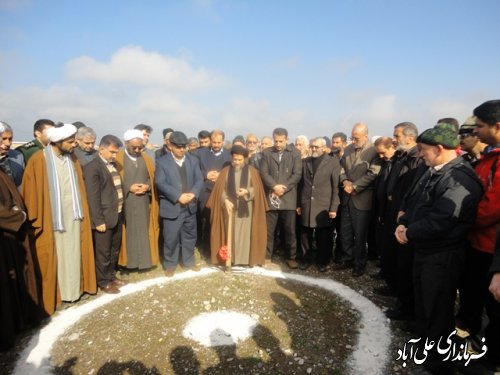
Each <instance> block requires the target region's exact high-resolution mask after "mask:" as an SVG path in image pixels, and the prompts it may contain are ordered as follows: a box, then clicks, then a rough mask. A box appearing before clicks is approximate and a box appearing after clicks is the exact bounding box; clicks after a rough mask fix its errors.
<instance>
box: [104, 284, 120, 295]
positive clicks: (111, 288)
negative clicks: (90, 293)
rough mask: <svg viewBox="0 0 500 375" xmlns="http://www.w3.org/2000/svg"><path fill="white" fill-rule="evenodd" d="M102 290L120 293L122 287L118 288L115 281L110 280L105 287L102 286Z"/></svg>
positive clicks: (109, 292)
mask: <svg viewBox="0 0 500 375" xmlns="http://www.w3.org/2000/svg"><path fill="white" fill-rule="evenodd" d="M101 290H102V291H103V292H104V293H108V294H118V293H120V289H118V288H117V287H116V286H115V284H113V282H110V283H109V284H108V285H106V286H105V287H104V288H101Z"/></svg>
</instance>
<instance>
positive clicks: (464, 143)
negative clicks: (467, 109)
mask: <svg viewBox="0 0 500 375" xmlns="http://www.w3.org/2000/svg"><path fill="white" fill-rule="evenodd" d="M475 129H476V117H475V116H471V117H469V118H468V119H467V120H465V122H464V123H463V124H462V126H461V127H460V129H459V130H458V139H459V140H460V148H461V149H462V151H463V152H464V153H463V154H462V157H463V158H464V159H465V160H467V161H468V162H469V163H470V164H471V165H472V166H473V167H475V166H476V165H477V164H478V163H479V159H481V153H482V152H483V151H484V149H485V148H486V146H488V145H487V144H486V143H483V142H481V140H480V139H479V138H478V137H477V135H476V134H475V133H474V130H475Z"/></svg>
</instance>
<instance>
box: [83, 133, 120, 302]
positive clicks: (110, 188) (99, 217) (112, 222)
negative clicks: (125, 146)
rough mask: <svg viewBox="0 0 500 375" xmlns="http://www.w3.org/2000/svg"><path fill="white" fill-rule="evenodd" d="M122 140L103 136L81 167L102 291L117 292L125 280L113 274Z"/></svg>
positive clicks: (118, 219)
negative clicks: (91, 155)
mask: <svg viewBox="0 0 500 375" xmlns="http://www.w3.org/2000/svg"><path fill="white" fill-rule="evenodd" d="M120 147H122V142H121V141H120V140H119V139H118V138H117V137H115V136H114V135H110V134H108V135H105V136H104V137H102V139H101V142H100V144H99V154H98V156H97V157H96V158H95V159H94V160H92V161H91V162H89V163H88V164H87V165H86V166H85V167H84V168H83V173H84V176H85V187H86V188H87V197H88V202H89V209H90V217H91V220H92V229H93V231H92V232H93V233H92V234H93V237H94V246H95V257H96V259H95V265H96V277H97V285H98V286H99V288H101V290H102V291H104V292H105V293H111V294H116V293H119V290H118V289H119V288H120V287H121V286H123V285H125V284H126V283H127V282H126V281H124V280H120V279H118V278H117V277H116V275H115V269H116V265H117V262H118V254H119V252H120V243H121V235H122V223H123V213H122V211H123V188H122V180H121V177H120V173H119V172H118V170H117V169H116V163H115V159H116V155H117V154H118V151H119V150H120Z"/></svg>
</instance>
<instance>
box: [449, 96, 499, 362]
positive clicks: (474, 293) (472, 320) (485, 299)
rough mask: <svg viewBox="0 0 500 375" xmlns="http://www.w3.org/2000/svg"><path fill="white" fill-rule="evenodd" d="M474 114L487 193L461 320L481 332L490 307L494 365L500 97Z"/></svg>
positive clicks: (469, 259) (472, 244) (472, 241)
mask: <svg viewBox="0 0 500 375" xmlns="http://www.w3.org/2000/svg"><path fill="white" fill-rule="evenodd" d="M474 116H476V127H475V129H474V135H475V136H476V137H477V138H478V139H479V140H480V141H481V142H484V143H485V144H487V145H488V146H487V147H486V148H485V150H484V152H483V153H482V155H481V159H480V161H479V163H478V164H477V165H476V167H475V170H476V173H477V175H478V176H479V178H480V180H481V183H482V185H483V187H484V191H485V193H484V195H483V197H482V199H481V201H480V202H479V206H478V209H477V216H476V220H475V223H474V228H473V229H472V231H471V233H470V234H469V246H468V248H467V252H466V264H467V267H466V268H465V275H464V280H463V283H462V287H461V289H460V299H461V306H460V311H459V313H458V320H457V323H458V325H459V326H460V327H461V328H462V329H466V330H468V331H469V333H470V335H471V337H474V336H475V335H477V334H478V333H479V332H481V329H482V327H483V316H484V312H483V310H486V315H487V316H488V324H487V325H486V328H485V330H484V332H485V338H486V342H485V345H486V346H487V347H488V353H487V354H486V356H485V360H486V364H487V365H489V366H491V367H492V368H494V367H495V366H500V356H499V355H498V354H499V353H500V301H499V298H498V290H500V288H499V286H500V268H499V262H498V257H499V254H498V251H499V249H498V242H497V244H496V246H495V237H496V238H497V239H498V235H497V233H498V229H499V228H500V100H489V101H487V102H484V103H483V104H481V105H480V106H478V107H477V108H475V109H474ZM495 253H496V254H495ZM495 258H496V259H495ZM488 289H489V290H488ZM490 291H491V293H490ZM494 291H496V292H497V294H496V295H494V294H493V292H494ZM494 296H495V297H497V299H496V300H495V298H494Z"/></svg>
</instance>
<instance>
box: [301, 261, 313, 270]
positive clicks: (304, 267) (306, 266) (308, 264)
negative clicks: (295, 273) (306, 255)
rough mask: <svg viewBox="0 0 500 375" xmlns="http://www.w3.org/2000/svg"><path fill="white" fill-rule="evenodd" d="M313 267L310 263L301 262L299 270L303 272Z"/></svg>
mask: <svg viewBox="0 0 500 375" xmlns="http://www.w3.org/2000/svg"><path fill="white" fill-rule="evenodd" d="M310 266H311V263H309V262H300V263H299V268H300V269H301V270H303V271H305V270H307V269H308V268H309V267H310Z"/></svg>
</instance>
